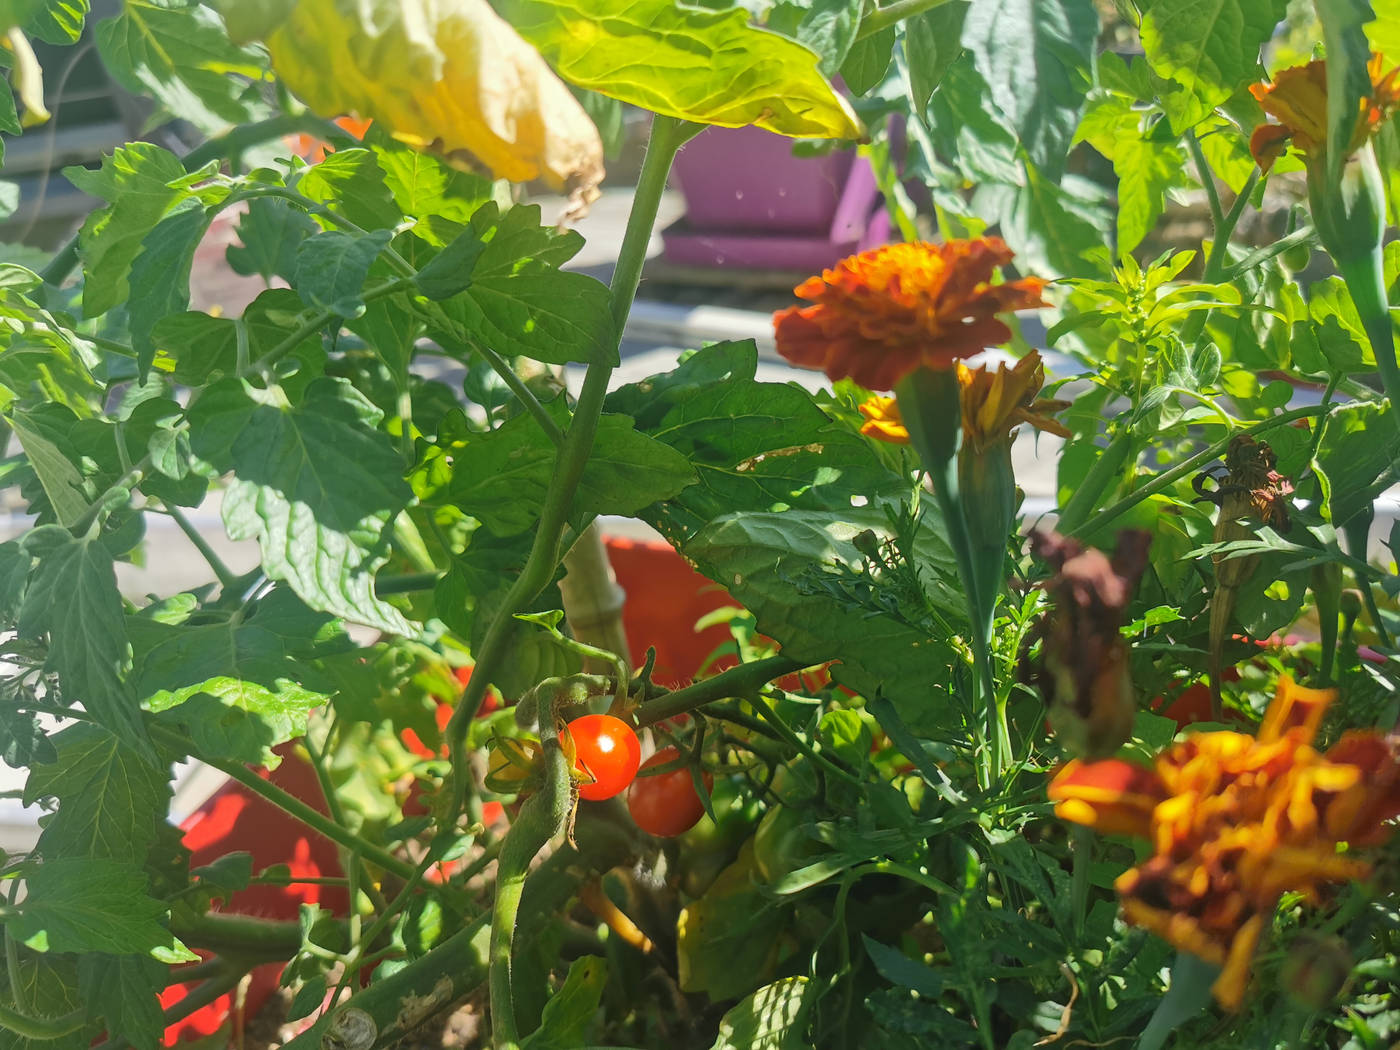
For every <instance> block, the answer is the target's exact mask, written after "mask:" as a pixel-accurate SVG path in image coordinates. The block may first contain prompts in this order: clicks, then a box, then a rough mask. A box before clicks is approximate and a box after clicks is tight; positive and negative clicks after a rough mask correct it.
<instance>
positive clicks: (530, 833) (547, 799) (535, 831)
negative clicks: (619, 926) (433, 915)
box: [490, 735, 574, 1050]
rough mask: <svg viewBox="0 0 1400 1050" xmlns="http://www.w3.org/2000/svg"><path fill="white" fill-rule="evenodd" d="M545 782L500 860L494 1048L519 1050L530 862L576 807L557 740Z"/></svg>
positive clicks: (549, 743) (494, 932) (547, 743)
mask: <svg viewBox="0 0 1400 1050" xmlns="http://www.w3.org/2000/svg"><path fill="white" fill-rule="evenodd" d="M541 770H542V776H541V779H542V782H541V783H540V785H539V787H538V788H536V790H535V793H534V794H532V795H531V796H530V797H529V798H527V799H526V800H525V803H524V805H522V806H521V807H520V815H519V816H518V817H516V818H515V823H514V824H512V825H511V827H510V831H508V832H506V837H505V841H504V842H503V843H502V844H501V852H500V856H499V857H498V858H497V860H496V898H495V901H494V903H493V905H492V908H491V956H490V959H491V962H490V980H491V1046H492V1047H493V1050H519V1047H520V1031H519V1028H518V1027H517V1025H516V1018H515V997H514V995H513V994H512V990H511V956H512V949H513V947H514V943H515V920H516V914H517V913H518V912H519V910H520V898H521V895H522V894H523V893H524V891H525V878H526V876H527V875H528V874H529V872H530V862H531V861H533V860H534V859H535V856H536V855H537V854H538V853H539V852H540V850H542V849H544V847H545V846H546V845H548V843H549V840H550V839H552V838H553V837H554V836H555V835H556V834H557V833H558V832H560V831H562V830H563V827H564V824H565V822H566V821H567V820H568V817H569V811H570V809H572V807H573V801H574V798H573V784H572V781H571V780H570V775H569V774H570V770H569V760H568V759H567V758H565V757H564V749H563V748H562V747H561V746H560V745H559V741H558V740H557V739H555V738H554V737H553V736H552V735H547V736H546V737H545V739H544V754H543V761H542V762H541Z"/></svg>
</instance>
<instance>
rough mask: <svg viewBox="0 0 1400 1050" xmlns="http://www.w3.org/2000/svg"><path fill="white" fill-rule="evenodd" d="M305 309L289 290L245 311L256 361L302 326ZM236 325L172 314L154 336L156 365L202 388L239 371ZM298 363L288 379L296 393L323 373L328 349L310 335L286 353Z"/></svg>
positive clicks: (272, 292)
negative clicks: (297, 366) (297, 367)
mask: <svg viewBox="0 0 1400 1050" xmlns="http://www.w3.org/2000/svg"><path fill="white" fill-rule="evenodd" d="M305 316H306V308H305V306H304V305H303V303H302V301H301V299H300V298H299V297H298V296H297V294H296V293H295V292H293V291H292V290H291V289H289V288H270V289H268V290H267V291H265V292H263V293H261V294H260V295H259V296H258V297H257V298H256V299H254V300H253V301H252V302H251V303H250V304H249V305H248V308H247V309H246V310H244V311H243V317H242V319H241V320H242V324H243V325H244V326H245V327H246V329H247V332H248V357H249V360H256V359H257V358H259V357H261V356H262V355H263V354H265V353H267V352H269V351H270V350H273V349H275V348H277V347H279V346H280V345H281V344H282V342H283V341H284V340H285V339H287V338H288V337H289V336H290V335H291V334H292V332H293V330H299V329H300V328H301V324H302V321H303V320H304V319H305ZM238 323H239V322H238V321H236V320H235V319H234V318H231V317H212V316H210V315H209V314H206V313H200V312H199V311H197V310H187V311H185V312H184V313H175V314H170V315H168V316H167V317H165V318H163V319H162V320H161V321H160V322H159V323H158V324H157V325H156V327H155V330H154V331H153V332H152V333H151V337H152V339H153V341H154V342H155V345H156V360H155V364H156V367H157V368H158V369H160V370H161V371H165V372H169V373H170V378H171V379H173V380H174V381H175V382H177V383H181V384H184V385H187V386H192V387H199V386H204V385H205V384H206V383H208V382H209V381H210V380H213V379H220V378H224V377H227V376H234V375H237V373H238V328H237V325H238ZM288 356H290V357H292V358H295V359H296V360H297V361H298V363H299V364H300V366H301V367H300V368H299V369H298V371H297V374H296V375H295V376H293V377H291V378H289V379H284V381H283V387H284V389H286V390H288V391H290V392H292V393H296V392H298V391H300V390H302V389H304V388H305V387H306V386H308V385H309V384H310V383H311V382H312V381H313V380H314V379H316V378H317V377H318V376H320V375H321V374H322V372H324V370H325V369H324V367H323V365H324V360H325V351H324V350H323V349H322V347H321V342H320V338H319V336H317V335H314V334H313V335H309V336H306V337H304V338H303V339H302V341H301V343H300V344H299V345H298V346H297V347H296V348H295V349H293V350H292V351H291V353H290V354H289V355H288Z"/></svg>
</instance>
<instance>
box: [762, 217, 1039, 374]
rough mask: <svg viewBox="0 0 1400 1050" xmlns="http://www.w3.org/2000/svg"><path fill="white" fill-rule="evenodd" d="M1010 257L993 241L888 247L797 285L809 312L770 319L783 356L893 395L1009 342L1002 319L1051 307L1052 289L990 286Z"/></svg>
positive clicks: (1027, 283)
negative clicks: (912, 376) (924, 373)
mask: <svg viewBox="0 0 1400 1050" xmlns="http://www.w3.org/2000/svg"><path fill="white" fill-rule="evenodd" d="M1010 261H1011V250H1010V249H1009V248H1007V246H1006V244H1005V243H1004V242H1003V241H1001V240H1000V239H999V238H996V237H979V238H976V239H973V240H954V241H947V242H945V243H943V244H928V243H924V242H915V243H910V244H890V245H886V246H884V247H882V248H876V249H873V250H871V251H867V252H862V253H860V254H859V255H852V256H850V257H849V258H846V259H842V260H841V261H840V262H839V263H837V264H836V266H835V267H833V268H832V269H830V270H826V271H825V272H824V273H823V274H822V275H821V276H820V277H812V278H809V279H808V280H806V281H804V282H803V283H802V284H800V285H798V286H797V288H796V290H795V291H796V294H797V296H798V297H799V298H801V299H807V300H810V301H811V303H812V304H813V305H811V306H791V307H788V308H787V309H786V310H780V311H779V312H778V313H776V314H775V315H774V316H773V324H774V329H775V332H776V335H777V341H778V352H779V353H780V354H782V355H783V357H785V358H787V359H788V360H789V361H791V362H792V363H793V364H795V365H800V366H802V367H804V368H819V369H821V370H823V371H824V372H826V374H827V375H828V376H829V377H830V378H831V379H833V380H837V379H845V378H848V377H849V378H850V379H853V380H855V381H856V382H857V383H859V384H860V385H861V386H863V387H867V388H868V389H871V390H893V389H894V387H895V384H896V383H898V382H899V381H900V380H901V379H903V378H904V377H905V376H907V375H909V373H911V372H913V371H914V370H915V369H917V368H921V367H922V368H933V369H946V368H951V367H953V363H954V362H955V361H956V360H957V359H958V358H961V357H970V356H972V355H973V354H976V353H978V352H980V351H981V350H983V349H985V348H986V347H988V346H994V345H996V344H998V343H1003V342H1005V341H1006V340H1008V339H1009V338H1011V330H1010V329H1009V328H1007V326H1006V324H1005V323H1004V322H1002V321H1001V320H999V319H998V317H997V314H1000V313H1005V312H1007V311H1011V310H1022V309H1027V308H1030V307H1035V306H1044V305H1045V303H1044V302H1043V301H1042V299H1041V292H1042V290H1043V289H1044V287H1045V282H1044V281H1043V280H1041V279H1040V278H1038V277H1025V278H1022V279H1020V280H1016V281H1007V282H1005V283H1003V284H992V283H991V281H992V276H993V273H994V272H995V270H996V269H997V267H999V266H1005V265H1006V264H1007V263H1009V262H1010Z"/></svg>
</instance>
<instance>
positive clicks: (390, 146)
mask: <svg viewBox="0 0 1400 1050" xmlns="http://www.w3.org/2000/svg"><path fill="white" fill-rule="evenodd" d="M373 149H374V155H375V156H376V157H377V158H378V159H379V167H380V169H381V170H382V171H383V172H384V185H385V187H387V188H388V190H389V192H390V193H391V194H392V195H393V198H394V203H395V204H396V205H397V206H398V208H399V210H400V211H401V212H403V214H404V215H408V216H411V217H413V218H416V219H426V218H428V217H430V216H437V217H438V218H441V219H447V220H449V221H451V222H467V221H468V220H469V219H471V217H472V215H473V213H474V212H475V211H476V210H477V209H478V208H480V207H481V206H482V205H483V204H485V203H486V202H487V201H489V200H491V199H492V197H493V193H494V188H495V187H494V184H493V183H492V182H491V180H490V179H487V178H484V177H483V176H481V175H473V174H470V173H469V172H465V171H459V170H458V169H456V168H453V167H450V166H449V165H448V164H447V163H446V162H445V161H443V160H441V159H439V158H438V157H435V156H433V155H432V154H430V153H424V152H423V151H421V150H416V149H410V148H409V147H408V146H405V145H403V144H402V143H398V142H389V143H378V142H376V143H374V146H373Z"/></svg>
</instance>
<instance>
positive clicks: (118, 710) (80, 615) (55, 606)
mask: <svg viewBox="0 0 1400 1050" xmlns="http://www.w3.org/2000/svg"><path fill="white" fill-rule="evenodd" d="M23 546H24V549H25V551H26V552H27V553H29V554H31V555H33V556H34V557H35V558H37V559H38V567H37V569H36V571H35V573H34V576H33V578H32V579H31V581H30V584H29V590H28V592H27V593H26V594H25V596H24V604H23V605H22V606H21V608H20V614H19V623H18V627H17V629H18V631H19V634H20V636H21V637H25V638H34V637H38V636H40V635H43V634H48V636H49V665H50V666H51V667H53V668H54V669H55V670H56V671H57V672H58V677H59V684H60V686H61V687H62V690H63V693H64V695H65V696H70V697H72V698H73V699H74V700H77V701H80V702H81V703H82V705H83V707H84V708H86V709H87V711H88V712H89V713H90V714H91V715H92V716H93V718H95V719H96V720H97V721H98V722H100V723H101V724H102V725H103V726H105V727H106V728H108V729H110V730H111V731H112V732H113V733H115V734H116V735H117V736H118V737H119V738H120V739H121V740H122V741H123V742H124V743H126V744H128V745H129V746H131V747H132V748H133V749H135V750H136V752H137V753H138V754H140V755H141V756H142V757H144V758H147V759H151V760H153V759H154V753H153V751H152V749H151V745H150V741H149V740H148V739H147V736H146V729H145V726H144V725H143V724H142V722H141V717H140V712H139V709H138V708H137V706H136V697H135V696H134V694H133V693H132V690H131V686H130V685H129V684H128V683H127V682H126V680H125V678H124V674H125V672H126V670H127V669H128V667H129V666H130V660H131V644H130V642H129V641H128V640H127V636H126V630H125V618H124V610H123V608H122V599H121V594H120V593H119V592H118V590H117V576H116V570H115V567H114V565H113V561H112V555H111V552H110V551H108V549H107V548H106V546H104V545H103V543H102V541H101V539H100V538H99V537H98V536H96V535H94V534H91V533H90V534H88V535H87V536H84V537H81V538H80V537H75V536H73V535H72V534H71V533H70V532H69V531H68V530H67V529H65V528H63V527H62V526H61V525H42V526H40V527H39V528H37V529H35V530H33V531H32V532H30V533H28V534H27V535H26V536H25V537H24V540H23Z"/></svg>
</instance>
